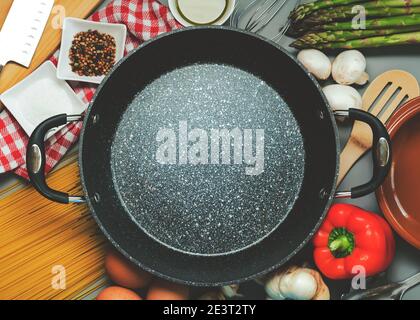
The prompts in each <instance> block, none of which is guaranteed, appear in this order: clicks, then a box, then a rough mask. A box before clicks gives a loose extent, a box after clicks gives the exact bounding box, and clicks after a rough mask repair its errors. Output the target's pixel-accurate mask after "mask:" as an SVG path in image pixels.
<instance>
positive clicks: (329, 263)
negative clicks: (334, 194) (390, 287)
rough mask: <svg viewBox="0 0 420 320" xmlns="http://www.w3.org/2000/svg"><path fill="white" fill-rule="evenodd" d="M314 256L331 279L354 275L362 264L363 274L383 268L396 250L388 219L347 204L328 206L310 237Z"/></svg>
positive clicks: (380, 270)
mask: <svg viewBox="0 0 420 320" xmlns="http://www.w3.org/2000/svg"><path fill="white" fill-rule="evenodd" d="M313 244H314V246H315V250H314V260H315V264H316V265H317V267H318V268H319V270H320V271H321V272H322V273H323V274H324V275H325V276H326V277H328V278H330V279H349V278H352V277H353V276H355V274H354V271H353V267H355V266H362V267H364V269H365V272H366V276H372V275H375V274H377V273H380V272H382V271H384V270H385V269H386V268H387V267H388V266H389V265H390V263H391V261H392V259H393V258H394V253H395V240H394V237H393V234H392V231H391V228H390V227H389V225H388V223H387V222H386V221H385V220H384V219H383V218H381V217H380V216H378V215H376V214H375V213H373V212H369V211H366V210H363V209H361V208H358V207H356V206H352V205H349V204H336V205H333V206H332V207H331V209H330V210H329V212H328V214H327V217H326V219H325V221H324V223H323V224H322V225H321V228H320V229H319V231H318V232H317V233H316V234H315V237H314V238H313Z"/></svg>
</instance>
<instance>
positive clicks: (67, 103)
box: [0, 61, 87, 138]
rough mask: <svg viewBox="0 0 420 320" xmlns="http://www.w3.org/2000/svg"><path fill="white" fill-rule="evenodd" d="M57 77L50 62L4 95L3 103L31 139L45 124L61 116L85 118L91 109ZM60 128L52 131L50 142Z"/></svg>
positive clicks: (0, 98) (1, 97)
mask: <svg viewBox="0 0 420 320" xmlns="http://www.w3.org/2000/svg"><path fill="white" fill-rule="evenodd" d="M56 73H57V69H56V68H55V66H54V65H53V64H52V62H50V61H47V62H45V63H43V64H42V65H41V66H40V67H39V68H38V69H36V70H35V71H34V72H33V73H32V74H30V75H29V76H28V77H26V78H25V79H24V80H23V81H21V82H19V83H18V84H16V85H15V86H14V87H12V88H10V89H9V90H7V91H6V92H4V93H3V94H2V95H0V100H1V101H2V102H3V104H4V105H5V106H6V108H7V109H8V110H9V111H10V112H11V113H12V114H13V116H14V117H15V119H16V120H17V121H18V122H19V124H20V125H21V126H22V128H23V130H25V132H26V133H27V134H28V135H29V136H30V135H31V134H32V132H33V131H34V130H35V128H36V127H37V126H38V125H39V124H40V123H42V122H43V121H44V120H47V119H48V118H51V117H52V116H55V115H58V114H61V113H67V114H70V115H72V114H81V113H82V112H83V111H84V110H85V109H86V107H87V105H86V104H85V103H83V101H82V100H80V99H79V97H77V95H76V93H75V92H74V91H73V90H72V88H71V87H70V86H69V85H68V83H67V82H66V81H64V80H59V79H57V76H56ZM60 128H61V127H60ZM60 128H55V129H53V130H51V132H49V133H48V135H47V138H48V137H50V136H51V135H52V134H54V133H55V132H56V131H57V130H59V129H60Z"/></svg>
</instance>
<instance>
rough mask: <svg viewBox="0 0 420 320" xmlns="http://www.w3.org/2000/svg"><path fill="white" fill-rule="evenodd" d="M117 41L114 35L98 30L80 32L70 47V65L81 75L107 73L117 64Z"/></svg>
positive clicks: (92, 75)
mask: <svg viewBox="0 0 420 320" xmlns="http://www.w3.org/2000/svg"><path fill="white" fill-rule="evenodd" d="M115 57H116V42H115V39H114V37H113V36H111V35H109V34H106V33H101V32H99V31H97V30H88V31H87V32H79V33H77V34H76V35H75V36H74V39H73V42H72V46H71V48H70V54H69V58H70V66H71V69H72V71H73V72H75V73H77V74H78V75H79V76H87V77H94V76H103V75H106V74H107V73H108V72H109V71H110V70H111V68H112V67H113V66H114V64H115Z"/></svg>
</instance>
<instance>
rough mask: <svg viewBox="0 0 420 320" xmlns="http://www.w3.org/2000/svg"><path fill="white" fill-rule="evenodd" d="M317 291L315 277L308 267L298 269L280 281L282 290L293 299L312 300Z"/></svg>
mask: <svg viewBox="0 0 420 320" xmlns="http://www.w3.org/2000/svg"><path fill="white" fill-rule="evenodd" d="M316 291H317V283H316V280H315V278H314V277H313V276H312V274H311V273H309V272H308V271H307V270H306V269H303V268H302V269H297V270H295V271H294V272H292V273H290V274H288V275H286V276H284V277H283V278H282V279H281V281H280V292H282V294H283V295H286V296H287V297H288V298H290V299H293V300H311V299H312V298H313V297H314V296H315V293H316Z"/></svg>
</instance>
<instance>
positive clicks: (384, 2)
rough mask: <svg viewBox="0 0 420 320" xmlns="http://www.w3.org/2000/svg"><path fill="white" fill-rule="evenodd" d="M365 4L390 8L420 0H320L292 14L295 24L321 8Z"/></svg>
mask: <svg viewBox="0 0 420 320" xmlns="http://www.w3.org/2000/svg"><path fill="white" fill-rule="evenodd" d="M356 4H360V5H363V6H364V7H365V8H371V9H372V8H375V7H376V8H389V7H416V6H420V0H370V1H369V0H364V1H363V0H318V1H315V2H312V3H307V4H303V5H300V6H298V7H297V8H296V9H295V10H293V11H292V13H291V14H290V18H291V20H292V21H293V24H296V23H299V22H300V21H302V20H303V19H305V18H306V17H307V16H308V15H309V14H312V13H313V12H316V11H317V10H320V9H329V10H330V11H332V10H334V8H336V7H338V6H354V5H356Z"/></svg>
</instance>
